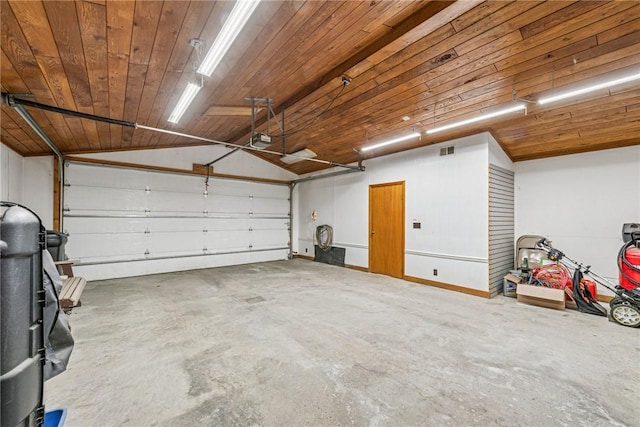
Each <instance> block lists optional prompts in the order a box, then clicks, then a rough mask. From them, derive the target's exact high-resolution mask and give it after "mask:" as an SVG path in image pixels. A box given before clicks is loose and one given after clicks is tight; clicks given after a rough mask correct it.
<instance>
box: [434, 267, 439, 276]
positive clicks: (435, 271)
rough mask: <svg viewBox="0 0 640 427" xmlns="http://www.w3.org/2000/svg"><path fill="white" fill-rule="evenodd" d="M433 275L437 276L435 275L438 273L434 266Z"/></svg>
mask: <svg viewBox="0 0 640 427" xmlns="http://www.w3.org/2000/svg"><path fill="white" fill-rule="evenodd" d="M433 275H434V276H437V275H438V269H437V268H434V269H433Z"/></svg>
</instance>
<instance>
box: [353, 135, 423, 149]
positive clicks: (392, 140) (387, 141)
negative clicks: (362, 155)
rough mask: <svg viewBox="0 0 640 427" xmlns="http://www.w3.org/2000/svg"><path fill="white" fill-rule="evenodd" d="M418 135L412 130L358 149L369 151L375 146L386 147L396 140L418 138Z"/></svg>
mask: <svg viewBox="0 0 640 427" xmlns="http://www.w3.org/2000/svg"><path fill="white" fill-rule="evenodd" d="M419 136H420V133H419V132H413V133H410V134H408V135H404V136H399V137H397V138H392V139H389V140H386V141H382V142H378V143H377V144H373V145H368V146H366V147H362V148H361V149H360V151H369V150H375V149H376V148H380V147H386V146H387V145H391V144H396V143H398V142H402V141H407V140H409V139H413V138H418V137H419Z"/></svg>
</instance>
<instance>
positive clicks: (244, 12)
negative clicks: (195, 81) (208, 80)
mask: <svg viewBox="0 0 640 427" xmlns="http://www.w3.org/2000/svg"><path fill="white" fill-rule="evenodd" d="M259 2H260V0H237V1H236V4H235V6H234V7H233V10H232V11H231V14H230V15H229V17H228V18H227V20H226V21H225V22H224V25H223V26H222V29H221V30H220V33H218V36H217V37H216V40H215V41H214V42H213V44H212V45H211V48H210V49H209V52H207V56H205V58H204V60H203V61H202V63H201V64H200V66H199V67H198V69H197V70H196V71H197V72H198V73H200V74H204V75H205V76H207V77H209V76H211V74H213V70H215V69H216V67H217V66H218V64H220V61H221V60H222V58H223V57H224V55H225V54H226V53H227V51H228V50H229V48H230V47H231V44H232V43H233V41H234V40H235V39H236V37H237V36H238V34H240V31H242V28H243V27H244V25H245V24H246V23H247V21H248V20H249V17H250V16H251V14H252V13H253V11H254V10H255V9H256V7H257V6H258V3H259Z"/></svg>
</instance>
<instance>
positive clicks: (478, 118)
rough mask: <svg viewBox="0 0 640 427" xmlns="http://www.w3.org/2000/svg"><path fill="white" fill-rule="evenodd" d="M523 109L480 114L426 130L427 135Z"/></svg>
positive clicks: (514, 108)
mask: <svg viewBox="0 0 640 427" xmlns="http://www.w3.org/2000/svg"><path fill="white" fill-rule="evenodd" d="M525 108H526V106H525V105H524V104H516V105H512V106H511V107H508V108H504V109H501V110H496V111H493V112H490V113H486V114H481V115H479V116H475V117H471V118H470V119H465V120H460V121H458V122H453V123H449V124H448V125H443V126H438V127H435V128H432V129H429V130H427V134H428V135H431V134H432V133H436V132H442V131H443V130H449V129H453V128H457V127H459V126H465V125H469V124H471V123H476V122H481V121H483V120H488V119H492V118H494V117H498V116H504V115H505V114H510V113H515V112H516V111H520V110H524V109H525Z"/></svg>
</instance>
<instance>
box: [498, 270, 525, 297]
mask: <svg viewBox="0 0 640 427" xmlns="http://www.w3.org/2000/svg"><path fill="white" fill-rule="evenodd" d="M521 282H522V278H521V277H520V276H516V275H515V274H507V275H506V276H504V278H503V279H502V294H503V295H504V296H505V297H511V298H515V297H516V288H517V286H518V284H519V283H521Z"/></svg>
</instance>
